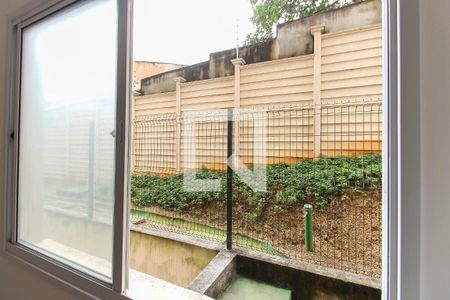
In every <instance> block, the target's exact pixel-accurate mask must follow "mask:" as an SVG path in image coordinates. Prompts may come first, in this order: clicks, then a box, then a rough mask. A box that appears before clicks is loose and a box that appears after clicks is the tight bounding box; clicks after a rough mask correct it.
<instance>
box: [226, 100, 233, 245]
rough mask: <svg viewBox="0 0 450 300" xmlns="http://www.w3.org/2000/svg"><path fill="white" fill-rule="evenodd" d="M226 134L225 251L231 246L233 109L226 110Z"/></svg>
mask: <svg viewBox="0 0 450 300" xmlns="http://www.w3.org/2000/svg"><path fill="white" fill-rule="evenodd" d="M227 123H228V133H227V250H231V249H232V244H233V168H232V167H233V159H232V155H233V109H232V108H230V109H228V122H227Z"/></svg>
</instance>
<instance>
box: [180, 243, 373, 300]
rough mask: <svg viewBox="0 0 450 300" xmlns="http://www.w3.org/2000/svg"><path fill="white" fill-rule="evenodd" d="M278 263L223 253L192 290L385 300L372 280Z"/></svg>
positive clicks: (222, 296)
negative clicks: (382, 299)
mask: <svg viewBox="0 0 450 300" xmlns="http://www.w3.org/2000/svg"><path fill="white" fill-rule="evenodd" d="M256 256H259V257H256ZM271 260H272V261H271ZM276 260H277V259H275V261H274V260H273V259H271V258H268V257H265V255H257V254H253V253H251V252H250V251H248V252H247V251H245V250H238V252H230V251H226V250H222V251H221V252H219V253H218V254H217V255H216V256H215V257H214V259H213V260H211V262H210V263H209V264H208V265H207V266H206V268H205V269H203V271H202V272H201V273H200V274H199V275H198V276H197V277H196V278H195V279H194V280H193V281H192V282H191V284H189V286H188V289H190V290H192V291H195V292H197V293H200V294H203V295H206V296H209V297H211V298H215V299H219V300H234V299H236V300H238V299H248V300H250V299H258V300H265V299H268V300H269V299H270V300H278V299H279V300H282V299H380V298H381V289H380V288H381V287H380V283H379V282H378V281H376V280H373V279H371V278H366V277H364V276H359V275H354V274H351V273H347V272H341V271H335V270H330V269H327V268H321V267H317V266H306V269H308V268H310V270H305V268H298V266H297V267H293V266H289V265H288V263H287V262H286V261H285V263H284V265H283V264H279V263H277V261H276ZM313 269H314V270H315V272H314V270H313ZM330 272H331V273H330Z"/></svg>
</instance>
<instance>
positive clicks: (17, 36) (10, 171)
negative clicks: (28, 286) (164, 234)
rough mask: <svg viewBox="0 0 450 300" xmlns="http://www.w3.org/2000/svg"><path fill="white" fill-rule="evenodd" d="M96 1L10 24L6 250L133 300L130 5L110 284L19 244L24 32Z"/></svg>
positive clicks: (51, 5)
mask: <svg viewBox="0 0 450 300" xmlns="http://www.w3.org/2000/svg"><path fill="white" fill-rule="evenodd" d="M87 1H93V0H58V1H57V0H53V1H47V2H45V3H43V4H41V5H39V6H37V7H35V8H33V9H31V10H28V11H27V8H25V11H24V12H23V13H21V14H20V15H19V17H17V18H13V19H12V20H11V21H10V23H9V26H10V34H9V41H10V45H9V46H10V49H9V68H8V77H7V78H9V79H10V82H9V85H8V108H7V110H6V111H7V113H8V116H7V120H8V126H7V127H8V132H7V137H8V142H7V145H8V149H7V158H6V159H7V160H6V162H7V168H6V172H7V173H6V176H5V178H6V194H5V199H7V201H6V206H7V207H6V218H5V219H6V224H5V225H6V226H5V227H6V231H5V234H4V236H5V237H6V240H5V241H2V242H3V243H2V244H3V246H4V247H2V248H3V250H4V252H5V253H6V255H7V256H8V257H11V258H13V259H16V260H19V261H23V262H25V263H27V264H29V265H31V266H33V267H35V268H37V269H39V270H40V271H42V272H45V273H46V274H49V275H51V276H52V277H53V278H56V279H58V280H60V281H63V282H65V283H68V284H70V285H71V286H73V287H75V288H77V289H79V290H80V291H82V292H83V293H86V294H89V295H95V296H96V297H100V298H102V299H129V298H128V297H126V296H125V292H126V289H127V279H128V278H127V277H128V254H127V250H128V244H129V242H128V241H129V222H128V211H129V205H128V199H129V195H128V191H129V176H128V174H129V172H128V170H129V169H128V168H129V161H128V160H129V159H128V157H129V155H128V153H129V144H130V143H129V142H128V139H129V136H130V134H129V126H128V124H129V120H130V109H129V106H130V99H131V91H132V88H131V74H132V69H131V68H132V62H131V53H132V52H131V40H132V39H131V26H132V24H131V21H132V0H116V3H117V11H118V19H117V24H118V25H117V76H116V139H115V187H114V189H115V191H114V195H115V202H114V216H113V257H112V283H108V282H104V281H102V280H100V279H98V278H95V277H93V276H91V275H89V274H87V273H84V272H82V271H80V270H77V269H75V268H73V267H71V266H69V265H67V264H64V263H63V262H61V261H58V260H55V259H54V258H51V257H49V256H47V255H45V254H43V253H40V252H39V251H36V250H34V249H31V248H29V247H27V246H25V245H23V244H20V243H18V242H17V218H18V212H17V184H18V180H17V166H18V152H19V138H18V133H20V129H19V110H20V75H21V50H22V44H21V42H22V34H23V29H24V28H26V27H27V26H30V25H32V24H33V23H35V22H37V21H40V20H43V19H45V18H47V17H49V16H50V15H53V14H55V13H58V12H61V11H63V10H65V9H68V8H69V7H72V6H75V5H82V4H83V2H87Z"/></svg>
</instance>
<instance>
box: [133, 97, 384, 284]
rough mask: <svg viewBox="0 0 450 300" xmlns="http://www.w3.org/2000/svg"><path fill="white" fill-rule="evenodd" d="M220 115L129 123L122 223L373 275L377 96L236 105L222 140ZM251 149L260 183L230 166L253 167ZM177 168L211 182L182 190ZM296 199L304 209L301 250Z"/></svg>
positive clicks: (377, 240)
mask: <svg viewBox="0 0 450 300" xmlns="http://www.w3.org/2000/svg"><path fill="white" fill-rule="evenodd" d="M260 119H264V122H263V123H261V121H260ZM228 120H229V119H228V118H227V115H226V113H225V114H222V115H221V114H214V113H212V112H209V113H206V114H205V113H202V114H200V115H197V117H196V118H194V119H193V118H192V117H191V118H187V117H186V116H184V117H183V118H176V117H172V118H170V117H169V118H159V119H157V120H152V119H147V120H138V121H135V123H134V125H135V126H134V137H133V141H134V174H133V177H132V203H133V207H134V208H133V210H132V212H131V216H132V222H133V223H135V224H140V225H142V226H148V227H152V228H157V229H162V230H167V231H171V232H176V233H180V234H184V235H189V236H193V237H197V238H201V239H205V240H209V241H214V242H219V243H225V241H226V237H227V234H228V235H229V236H231V237H232V242H233V245H232V246H233V247H241V248H246V249H251V250H254V251H259V252H263V253H266V254H269V255H275V256H279V257H284V258H289V259H296V260H300V261H305V262H310V263H314V264H317V265H321V266H326V267H331V268H335V269H340V270H345V271H350V272H354V273H358V274H363V275H367V276H371V277H375V278H380V277H381V250H382V247H381V238H382V228H381V211H382V209H381V203H382V202H381V146H382V105H381V101H379V100H376V101H363V102H361V101H359V102H333V103H326V104H323V105H321V106H320V107H318V106H314V105H305V106H298V107H284V108H276V109H268V110H265V111H261V110H257V111H255V110H240V111H239V113H236V112H235V113H234V115H233V118H232V125H233V130H232V131H228V132H231V133H232V137H231V138H229V134H228V133H227V129H228V126H229V122H228ZM189 124H195V126H191V125H189ZM261 124H264V125H263V126H264V130H263V131H259V133H260V134H256V132H257V131H258V127H260V126H261ZM189 128H190V129H189ZM177 132H179V133H177ZM188 133H189V134H190V135H193V136H194V137H195V139H194V140H190V141H189V139H187V138H186V136H187V135H188ZM261 133H263V134H261ZM230 147H232V150H233V151H232V153H233V154H234V155H235V157H234V158H233V159H230V162H232V163H233V169H234V170H235V174H234V176H233V179H232V181H230V182H232V211H231V212H232V219H231V220H230V219H228V220H227V202H229V201H230V200H231V199H230V198H231V197H230V193H228V194H227V172H226V167H227V157H228V155H227V150H228V149H229V148H230ZM258 148H260V149H258ZM186 153H188V154H190V155H187V154H186ZM192 154H194V155H192ZM258 155H259V156H261V155H263V156H264V157H263V161H264V162H265V163H266V164H267V165H266V167H265V172H266V175H265V182H266V184H267V189H266V190H259V191H254V190H252V189H251V188H250V187H249V185H248V184H247V183H246V182H244V181H245V180H243V179H242V178H241V177H240V176H238V175H237V174H236V173H239V172H236V171H237V170H238V169H239V168H244V166H245V167H246V168H247V169H248V170H249V171H254V170H255V167H256V165H257V164H258V162H260V161H261V157H259V160H258V159H257V158H258ZM149 156H150V157H149ZM151 156H153V157H151ZM236 157H238V158H239V160H238V159H237V158H236ZM161 162H163V164H161ZM186 166H189V168H190V169H193V170H195V172H194V173H195V177H196V178H197V179H201V180H205V179H209V180H213V179H217V180H218V183H219V185H218V186H219V188H218V189H216V190H214V191H188V190H186V188H185V184H186V182H185V176H184V175H183V172H184V171H186ZM305 204H311V205H312V207H313V211H312V247H311V249H306V248H305V242H306V241H305V239H307V238H308V237H307V236H305V222H304V218H305V214H304V205H305ZM231 221H232V222H231ZM227 223H228V224H230V225H232V227H231V228H232V232H231V231H230V230H227Z"/></svg>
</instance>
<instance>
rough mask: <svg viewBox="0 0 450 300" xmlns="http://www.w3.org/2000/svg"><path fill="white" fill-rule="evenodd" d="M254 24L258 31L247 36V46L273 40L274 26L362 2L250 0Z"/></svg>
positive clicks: (350, 0) (354, 0)
mask: <svg viewBox="0 0 450 300" xmlns="http://www.w3.org/2000/svg"><path fill="white" fill-rule="evenodd" d="M250 1H251V3H252V7H253V16H252V18H251V21H252V23H253V24H254V25H255V26H256V31H255V32H254V33H251V34H249V35H247V37H246V41H245V44H246V45H250V44H255V43H259V42H265V41H268V40H270V39H271V38H272V36H273V29H274V26H275V25H277V24H280V23H284V22H288V21H292V20H297V19H301V18H304V17H308V16H311V15H313V14H315V13H317V12H320V11H324V10H329V9H334V8H339V7H343V6H345V5H348V4H350V3H354V2H359V1H361V0H250Z"/></svg>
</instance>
